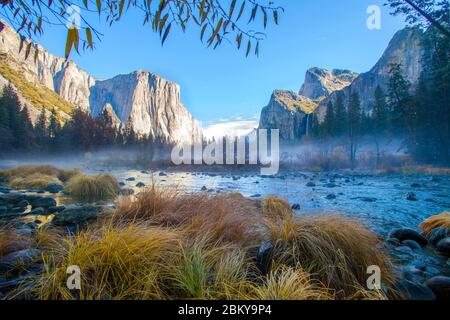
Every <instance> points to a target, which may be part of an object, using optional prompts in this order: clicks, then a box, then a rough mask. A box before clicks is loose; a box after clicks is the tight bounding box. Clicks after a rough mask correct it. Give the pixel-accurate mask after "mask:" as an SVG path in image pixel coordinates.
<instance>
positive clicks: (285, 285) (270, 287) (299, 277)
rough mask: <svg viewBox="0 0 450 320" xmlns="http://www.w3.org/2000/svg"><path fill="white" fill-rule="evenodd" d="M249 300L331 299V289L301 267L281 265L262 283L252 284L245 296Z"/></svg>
mask: <svg viewBox="0 0 450 320" xmlns="http://www.w3.org/2000/svg"><path fill="white" fill-rule="evenodd" d="M243 298H244V299H247V300H330V299H332V296H331V295H330V293H329V291H328V290H327V289H326V288H325V287H324V286H323V285H322V284H321V283H320V282H318V281H315V280H313V279H311V277H310V275H309V274H307V273H306V272H304V271H303V270H302V268H301V267H298V268H292V267H288V266H285V265H283V266H280V267H278V268H276V269H275V270H274V271H272V272H271V273H270V274H269V275H268V276H267V277H266V278H264V279H263V282H262V284H259V285H252V286H251V287H250V289H249V292H248V293H247V294H246V295H244V296H243Z"/></svg>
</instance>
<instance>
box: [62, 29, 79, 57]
mask: <svg viewBox="0 0 450 320" xmlns="http://www.w3.org/2000/svg"><path fill="white" fill-rule="evenodd" d="M79 41H80V36H79V33H78V29H77V28H76V26H72V28H70V29H69V30H68V31H67V40H66V50H65V57H66V59H68V58H69V55H70V52H71V51H72V47H75V50H76V51H77V52H79V51H78V45H79Z"/></svg>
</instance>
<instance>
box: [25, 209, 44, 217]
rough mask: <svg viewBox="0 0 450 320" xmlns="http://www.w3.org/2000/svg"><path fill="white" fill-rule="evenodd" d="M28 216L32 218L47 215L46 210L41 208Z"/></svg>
mask: <svg viewBox="0 0 450 320" xmlns="http://www.w3.org/2000/svg"><path fill="white" fill-rule="evenodd" d="M28 215H30V216H43V215H45V210H44V208H41V207H39V208H35V209H33V210H31V211H30V212H28Z"/></svg>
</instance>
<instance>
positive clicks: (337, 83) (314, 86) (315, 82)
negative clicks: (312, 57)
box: [299, 67, 358, 100]
mask: <svg viewBox="0 0 450 320" xmlns="http://www.w3.org/2000/svg"><path fill="white" fill-rule="evenodd" d="M357 76H358V74H357V73H355V72H352V71H350V70H343V69H342V70H341V69H334V70H331V71H330V70H328V69H325V68H318V67H314V68H310V69H308V70H307V72H306V75H305V82H304V84H303V85H302V87H301V88H300V91H299V94H300V95H303V96H305V97H308V98H309V99H312V100H318V99H320V98H323V97H328V96H329V95H330V94H331V93H332V92H334V91H336V90H341V89H343V88H345V87H347V86H349V85H350V84H351V83H352V82H353V80H354V79H355V78H356V77H357Z"/></svg>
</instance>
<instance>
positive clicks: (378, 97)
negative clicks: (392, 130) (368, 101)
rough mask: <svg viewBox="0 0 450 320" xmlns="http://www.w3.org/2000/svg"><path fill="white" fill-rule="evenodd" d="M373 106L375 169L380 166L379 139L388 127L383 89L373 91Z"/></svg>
mask: <svg viewBox="0 0 450 320" xmlns="http://www.w3.org/2000/svg"><path fill="white" fill-rule="evenodd" d="M374 97H375V104H374V107H373V113H372V119H371V120H372V124H373V131H374V132H373V133H374V135H373V140H374V142H375V147H376V152H377V167H379V166H380V164H381V146H380V139H382V138H384V135H385V134H386V133H387V130H388V127H389V118H388V117H389V108H388V105H387V102H386V96H385V95H384V92H383V89H381V87H380V86H377V87H376V89H375V95H374Z"/></svg>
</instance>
